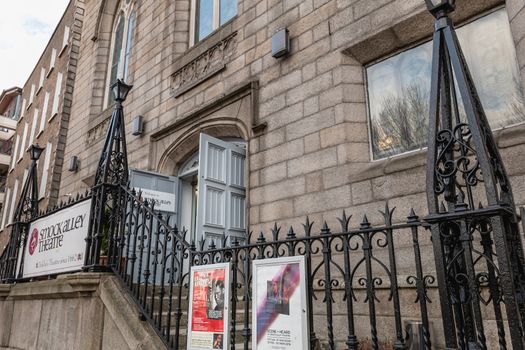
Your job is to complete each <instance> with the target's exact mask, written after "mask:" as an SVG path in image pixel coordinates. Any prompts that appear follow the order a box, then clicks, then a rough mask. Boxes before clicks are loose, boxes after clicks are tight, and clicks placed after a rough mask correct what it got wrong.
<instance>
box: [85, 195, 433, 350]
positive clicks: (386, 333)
mask: <svg viewBox="0 0 525 350" xmlns="http://www.w3.org/2000/svg"><path fill="white" fill-rule="evenodd" d="M114 189H116V188H114ZM105 195H106V196H108V197H107V199H108V200H107V202H108V203H114V204H115V205H117V206H120V207H113V208H111V209H108V208H106V209H105V212H106V213H107V217H106V218H107V221H106V222H107V224H106V225H105V227H101V231H102V232H103V234H102V236H101V237H100V238H99V239H100V241H101V243H96V240H97V235H96V234H94V235H93V237H92V238H93V240H92V241H88V242H90V244H91V246H92V247H95V246H96V245H97V244H98V245H99V246H100V247H101V248H102V252H103V253H102V256H101V257H100V261H99V263H100V264H99V266H98V267H99V268H103V266H100V265H106V266H108V267H109V268H111V269H112V270H113V271H114V272H115V273H116V274H117V275H118V276H119V277H120V278H121V280H122V282H123V283H124V284H125V285H126V286H127V287H128V289H129V291H130V292H131V294H132V296H133V297H134V299H135V301H136V302H137V304H138V305H139V307H140V310H141V317H142V318H143V319H146V320H148V321H149V322H150V323H151V324H152V325H153V326H154V327H155V329H156V330H157V332H158V334H159V336H161V337H162V339H163V340H164V341H165V343H166V344H167V345H168V346H169V347H170V348H172V349H185V348H186V341H187V337H188V334H187V332H188V327H187V322H188V303H189V300H188V298H189V297H188V282H189V274H188V271H189V269H190V267H191V266H196V265H208V264H214V263H221V262H229V263H230V264H231V267H232V275H231V286H230V291H231V300H230V308H229V310H230V311H229V312H230V316H229V319H230V333H231V334H230V339H232V345H231V349H249V348H251V337H252V329H251V328H252V326H251V309H252V306H251V300H252V299H251V298H252V290H251V282H252V274H251V264H252V262H253V261H254V260H259V259H270V258H277V257H285V256H296V255H302V256H305V261H306V275H307V284H308V286H307V302H308V310H309V311H308V324H309V327H310V330H311V332H310V343H311V346H312V349H314V348H316V346H318V344H321V343H322V344H325V345H326V346H328V348H330V349H336V348H340V349H343V348H348V349H358V348H362V346H365V345H364V344H370V345H371V347H372V348H379V347H380V346H381V347H385V346H389V345H388V344H390V346H391V347H392V348H395V349H401V348H403V349H404V348H407V346H408V344H409V343H410V342H411V339H410V338H409V337H408V336H407V333H406V322H407V321H410V320H415V321H418V322H419V323H420V324H421V325H422V326H421V327H422V334H423V342H424V348H426V349H430V348H431V347H432V336H433V334H434V335H435V332H437V329H438V328H439V324H438V323H439V322H434V327H435V329H432V322H431V320H430V319H431V315H430V314H429V303H431V301H432V299H433V297H431V295H430V294H429V293H428V289H429V288H430V287H435V285H434V282H435V277H434V267H433V256H432V255H431V254H429V252H431V242H430V234H429V232H428V231H427V230H426V228H428V225H427V224H426V223H424V222H422V221H421V220H420V219H419V218H418V216H416V214H415V213H414V212H413V211H412V212H411V213H409V215H408V217H407V219H406V222H405V223H402V224H392V215H393V212H394V210H393V209H392V210H391V209H389V208H388V206H386V207H385V209H384V210H383V211H382V212H381V213H382V214H381V217H382V224H381V225H379V226H373V225H371V224H370V223H369V222H368V219H367V217H366V216H365V217H364V218H362V220H361V222H360V223H359V225H358V226H357V227H356V228H354V229H351V228H350V226H351V225H350V219H351V217H350V216H347V215H346V214H345V213H343V214H342V216H341V217H340V218H339V219H338V220H339V222H340V225H339V227H337V228H333V230H332V229H331V228H329V227H328V225H327V224H326V223H324V224H323V225H320V224H319V223H314V222H310V221H309V219H308V218H307V219H306V221H305V223H304V224H303V225H302V228H301V230H300V232H298V233H296V232H295V231H294V229H293V228H289V230H288V231H286V232H284V231H282V229H281V228H279V227H278V226H277V225H276V226H275V227H274V228H273V229H272V230H271V232H268V233H267V234H264V233H260V234H259V235H258V236H252V235H250V237H249V239H248V240H247V242H246V243H243V244H241V243H240V242H239V241H237V240H236V239H235V238H232V240H231V242H230V241H229V238H228V237H226V236H224V237H223V238H222V239H220V240H219V241H217V240H216V239H211V238H210V239H204V238H202V239H201V240H200V241H199V242H192V243H187V242H186V240H185V238H186V237H185V236H186V233H185V231H184V230H181V231H179V230H178V229H177V227H176V226H175V225H173V224H170V218H169V217H165V216H163V215H162V214H160V213H158V212H157V211H156V210H155V208H154V206H153V205H150V204H149V203H148V202H147V201H144V200H142V199H141V195H140V192H139V193H135V192H134V190H130V189H128V188H126V187H124V186H122V187H120V189H118V191H113V192H111V191H109V192H106V193H105ZM113 198H114V199H115V200H113ZM95 203H96V202H95ZM96 211H97V210H95V212H96ZM377 215H379V214H377ZM119 216H121V217H119ZM103 242H107V243H103ZM227 242H230V243H229V245H227ZM88 250H89V248H88ZM105 254H107V256H106V255H105ZM434 296H436V293H434ZM321 305H322V306H321ZM436 307H437V305H436ZM435 315H436V314H435V313H434V316H433V317H434V318H435V317H436V316H435ZM365 320H366V322H365ZM343 329H344V332H343V331H342V330H343ZM343 333H344V335H343ZM360 344H361V347H359V346H360Z"/></svg>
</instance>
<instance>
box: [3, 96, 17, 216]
mask: <svg viewBox="0 0 525 350" xmlns="http://www.w3.org/2000/svg"><path fill="white" fill-rule="evenodd" d="M21 95H22V89H21V88H19V87H16V86H15V87H12V88H10V89H6V90H3V91H2V94H0V212H1V211H2V209H3V207H4V204H5V195H6V193H5V189H6V186H5V185H6V182H7V172H8V170H9V165H10V164H11V153H12V150H13V135H14V133H15V132H14V131H15V129H16V124H17V120H18V118H19V116H20V99H21Z"/></svg>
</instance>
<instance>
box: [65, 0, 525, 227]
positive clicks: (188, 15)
mask: <svg viewBox="0 0 525 350" xmlns="http://www.w3.org/2000/svg"><path fill="white" fill-rule="evenodd" d="M224 2H225V3H226V2H227V1H224ZM218 3H219V4H220V3H221V1H218ZM228 3H229V2H228ZM235 4H236V14H235V15H234V16H233V17H232V18H231V19H229V20H228V21H226V22H225V23H224V24H222V25H219V26H217V23H216V21H215V20H214V22H213V23H214V25H215V26H216V28H215V29H214V30H213V31H212V32H211V33H210V34H209V35H208V36H206V37H204V38H203V39H202V40H200V41H199V40H197V39H198V38H196V36H195V32H196V29H195V28H197V27H198V26H196V24H195V23H198V22H199V16H202V14H199V13H198V11H197V12H196V2H195V1H193V2H192V1H190V0H169V1H168V0H162V1H161V0H158V1H155V2H145V1H137V2H134V1H123V2H122V4H121V3H119V1H117V0H105V1H101V2H90V3H88V4H86V16H85V22H84V28H83V35H82V42H81V45H80V47H81V49H80V59H79V62H78V69H77V82H76V88H75V91H74V93H73V106H72V117H71V118H72V119H71V123H70V128H69V133H68V141H67V147H66V156H65V158H66V159H68V158H69V157H70V156H73V155H74V156H77V157H78V158H79V159H80V163H81V165H80V168H79V170H78V171H77V172H69V171H68V170H67V169H65V168H63V169H62V186H61V191H60V195H61V196H64V195H67V194H69V193H74V192H76V191H83V190H84V189H86V188H88V187H89V186H90V185H91V183H92V181H93V178H94V173H95V168H96V166H97V161H98V158H99V152H100V149H101V146H102V142H101V141H102V140H103V138H104V135H105V131H106V129H107V125H108V121H109V117H110V113H111V105H110V104H108V98H107V94H108V88H107V87H108V86H109V84H110V83H111V81H110V79H109V77H110V73H109V70H110V68H111V66H112V62H111V61H110V60H111V57H112V54H113V53H112V50H113V51H115V50H114V46H115V45H114V41H115V39H114V32H115V30H116V22H117V18H118V16H119V15H118V14H119V13H121V12H119V11H123V9H124V5H125V6H133V12H134V13H135V16H136V17H135V21H134V27H133V28H132V31H131V33H127V34H129V35H130V36H131V39H132V40H131V42H132V49H131V54H130V55H129V61H127V63H126V66H127V77H126V79H125V80H126V82H127V83H129V84H133V89H132V91H131V93H130V95H129V96H128V98H127V100H126V102H125V114H126V122H127V124H126V129H127V131H128V135H127V143H128V155H129V162H130V166H131V167H134V168H139V169H144V170H149V171H153V172H158V173H161V174H164V175H168V176H177V175H180V171H181V168H182V167H183V166H184V163H185V161H187V160H188V159H190V158H191V156H192V155H193V154H194V152H195V151H196V150H197V149H198V148H199V142H198V139H199V133H201V132H204V133H206V134H208V135H210V136H212V137H215V138H221V139H232V138H233V139H237V140H243V141H245V142H246V151H247V156H246V172H245V179H246V182H245V187H246V210H247V214H246V223H247V228H248V229H249V230H251V231H259V230H263V231H267V229H268V228H269V227H270V226H271V225H273V223H274V222H275V221H278V222H280V223H283V224H286V225H294V226H295V225H299V223H300V222H301V221H302V220H303V219H304V217H305V216H306V215H309V216H310V218H311V219H312V220H315V221H316V222H320V221H323V220H327V221H328V222H329V223H334V222H336V219H335V216H336V214H338V213H340V211H341V210H343V209H346V210H348V211H349V212H352V213H353V214H354V215H355V216H356V217H360V215H361V214H363V213H365V212H370V211H376V209H377V208H379V207H381V206H382V205H383V204H384V202H385V201H389V203H390V205H391V206H396V207H397V208H398V210H397V211H396V216H395V219H396V220H397V221H400V220H404V217H405V216H406V215H407V213H408V209H409V207H410V206H414V208H415V209H416V212H419V213H425V212H426V204H425V195H424V190H425V171H424V168H425V150H424V149H423V148H422V147H419V148H418V149H416V150H413V151H410V152H398V153H401V154H398V155H390V156H387V157H380V158H378V157H376V156H375V153H374V145H373V142H372V141H371V135H372V133H371V131H370V129H371V127H370V122H369V121H370V117H369V115H370V113H371V112H370V111H371V109H370V108H369V105H368V101H369V100H370V94H371V92H370V90H369V89H368V88H369V87H368V86H367V74H369V68H370V67H373V66H374V65H375V64H376V62H381V61H382V60H385V59H388V58H390V57H392V56H395V55H396V54H398V53H400V52H404V51H405V50H407V49H410V48H413V47H414V46H417V45H419V44H421V43H425V42H427V41H429V40H430V38H431V33H432V30H433V20H432V17H431V15H430V14H428V12H427V10H426V7H425V4H424V2H423V1H420V0H409V1H406V0H403V1H401V0H386V1H382V0H381V1H380V0H375V1H368V0H361V1H357V0H286V1H276V0H260V1H258V0H237V1H236V2H235ZM523 5H524V4H523V3H522V1H520V0H507V1H498V0H483V1H476V2H472V1H466V0H463V1H462V0H458V1H457V10H456V11H455V12H454V14H453V19H454V20H455V22H456V23H457V24H458V26H461V25H463V24H465V23H470V22H473V21H474V22H475V20H476V19H477V18H479V17H483V16H485V15H487V14H490V13H493V12H497V11H500V13H501V14H502V15H503V16H504V18H505V23H504V25H505V26H506V27H507V28H508V30H509V32H510V35H511V37H510V38H511V40H512V42H513V48H512V49H513V50H515V52H516V56H517V63H516V67H518V68H517V69H518V70H519V73H518V75H519V80H518V81H517V82H516V83H517V84H518V85H520V86H521V85H522V81H523V74H524V73H523V67H524V65H525V55H524V54H523V52H524V51H523V50H524V49H525V46H523V45H525V43H523V42H522V38H523V36H524V35H525V29H524V27H523V26H522V25H521V24H522V23H523V21H525V19H524V16H525V12H524V10H523ZM225 6H226V5H225ZM124 10H126V9H124ZM126 11H128V10H126ZM201 12H202V11H201ZM122 13H123V12H122ZM196 19H197V20H196ZM200 20H203V19H202V18H200ZM126 28H128V27H126ZM199 28H200V27H199ZM279 28H287V29H288V30H289V34H290V37H291V51H290V53H289V54H288V55H287V56H286V57H283V58H278V59H276V58H274V57H272V55H271V38H272V35H273V34H274V32H275V31H276V30H277V29H279ZM197 29H198V28H197ZM129 35H128V36H129ZM123 51H124V49H123ZM122 55H123V56H124V54H122ZM424 73H426V72H424ZM428 73H429V72H428ZM137 116H141V117H142V118H143V120H144V121H145V123H144V131H143V133H142V134H141V135H139V136H134V135H131V128H132V122H133V120H134V119H135V118H136V117H137ZM523 127H524V126H523V125H519V124H518V125H514V126H512V127H508V126H507V125H504V127H500V128H498V129H497V130H496V131H495V134H496V137H497V139H498V142H499V145H500V147H501V149H502V154H503V157H504V160H505V161H506V163H507V165H508V167H509V169H508V171H509V173H510V175H511V177H512V181H513V182H514V187H515V193H516V200H517V202H518V204H524V203H525V197H524V196H523V191H522V189H523V186H524V183H525V182H524V181H523V180H524V172H525V168H524V167H523V164H522V162H511V161H510V160H511V159H513V158H515V157H517V155H518V154H521V152H522V151H523V147H524V145H523V141H525V140H524V139H523V135H524V133H523ZM425 137H426V134H425Z"/></svg>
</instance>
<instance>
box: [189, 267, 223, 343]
mask: <svg viewBox="0 0 525 350" xmlns="http://www.w3.org/2000/svg"><path fill="white" fill-rule="evenodd" d="M228 277H229V265H228V264H215V265H208V266H199V267H193V268H192V272H191V280H190V282H191V305H190V317H191V319H190V327H191V328H190V329H191V331H190V334H189V335H190V336H189V338H188V349H222V350H224V349H226V348H227V340H228V339H227V338H228V333H227V326H228V307H227V300H228V290H227V287H228V283H229V278H228Z"/></svg>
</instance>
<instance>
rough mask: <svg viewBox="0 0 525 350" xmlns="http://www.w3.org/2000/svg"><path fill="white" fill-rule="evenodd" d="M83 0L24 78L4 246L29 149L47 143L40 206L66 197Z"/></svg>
mask: <svg viewBox="0 0 525 350" xmlns="http://www.w3.org/2000/svg"><path fill="white" fill-rule="evenodd" d="M83 15H84V5H83V1H71V2H70V3H69V5H68V7H67V9H66V10H65V12H64V14H63V16H62V18H61V19H60V22H59V23H58V25H57V27H56V29H55V31H54V33H53V34H52V36H51V39H50V40H49V42H48V44H47V46H46V48H45V50H44V52H43V53H42V55H41V56H40V59H39V60H38V63H37V64H36V66H35V68H34V69H33V71H32V73H31V74H30V76H29V78H28V79H27V81H26V82H25V84H24V86H23V89H22V95H21V107H20V116H19V119H18V124H17V126H16V131H15V133H14V135H13V136H12V144H13V150H12V158H11V164H10V166H9V172H8V176H7V184H6V188H7V189H6V202H5V206H4V210H3V212H2V216H1V218H0V219H1V224H0V227H1V228H2V233H0V247H2V248H3V247H4V246H5V244H6V243H7V240H8V232H9V225H10V224H11V223H12V218H13V214H14V211H15V207H16V204H17V202H18V199H19V196H20V192H21V191H22V187H23V185H24V182H25V180H26V177H27V173H28V169H29V166H30V164H31V160H30V157H29V154H28V153H27V149H28V148H29V146H31V145H32V144H38V145H39V146H40V147H43V148H44V151H43V152H42V155H41V157H40V160H39V166H38V186H39V194H38V197H39V209H40V210H45V209H46V208H48V207H52V206H54V205H56V204H57V202H58V201H60V200H64V199H67V198H60V197H59V187H60V177H61V176H62V167H63V164H64V150H65V146H66V137H67V130H68V127H69V116H70V111H71V105H72V94H73V88H74V81H75V74H76V65H77V60H78V52H79V45H80V37H81V34H82V20H83Z"/></svg>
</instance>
